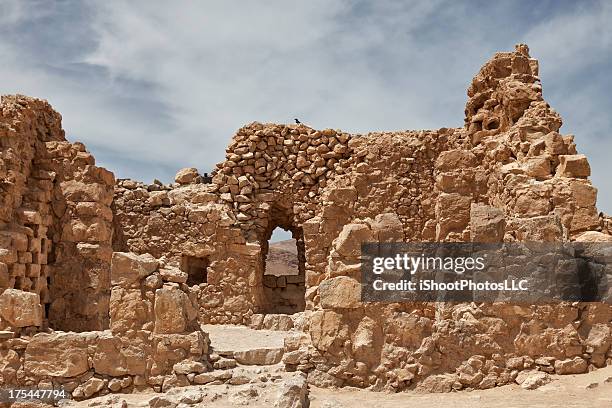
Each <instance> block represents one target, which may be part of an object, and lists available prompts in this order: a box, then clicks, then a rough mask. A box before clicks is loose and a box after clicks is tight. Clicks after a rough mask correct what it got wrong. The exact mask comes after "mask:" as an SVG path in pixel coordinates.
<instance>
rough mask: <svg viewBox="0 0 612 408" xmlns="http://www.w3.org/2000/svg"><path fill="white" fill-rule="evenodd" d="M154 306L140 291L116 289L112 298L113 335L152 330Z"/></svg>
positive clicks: (112, 292)
mask: <svg viewBox="0 0 612 408" xmlns="http://www.w3.org/2000/svg"><path fill="white" fill-rule="evenodd" d="M152 322H153V311H152V305H151V302H150V301H149V300H146V299H143V298H142V294H141V292H140V289H124V288H121V287H114V288H113V289H112V291H111V297H110V327H111V330H112V331H113V333H122V332H126V331H128V330H143V329H144V330H151V328H152V327H149V326H152V324H153V323H152Z"/></svg>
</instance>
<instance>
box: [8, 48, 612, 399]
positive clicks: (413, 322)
mask: <svg viewBox="0 0 612 408" xmlns="http://www.w3.org/2000/svg"><path fill="white" fill-rule="evenodd" d="M561 125H562V120H561V118H560V116H559V115H558V114H557V113H556V112H555V111H554V110H553V109H551V107H550V106H549V105H548V104H547V103H546V101H545V100H544V99H543V96H542V87H541V85H540V81H539V78H538V61H537V60H535V59H532V58H531V57H530V56H529V52H528V48H527V46H525V45H518V46H517V47H516V50H515V51H513V52H503V53H497V54H495V56H494V57H493V58H492V59H491V60H490V61H489V62H487V63H486V64H485V65H484V66H483V67H482V68H481V70H480V71H479V72H478V74H477V75H476V76H475V77H474V79H473V81H472V83H471V85H470V87H469V89H468V101H467V104H466V108H465V126H464V127H462V128H442V129H439V130H427V131H398V132H372V133H368V134H364V135H354V134H348V133H345V132H342V131H340V130H334V129H324V130H315V129H312V128H310V127H308V126H305V125H303V124H297V125H280V124H261V123H257V122H254V123H251V124H249V125H247V126H245V127H243V128H241V129H239V130H238V132H237V133H236V135H235V136H234V137H233V139H232V141H231V143H230V145H229V147H228V148H227V154H226V159H225V161H223V162H221V163H219V164H218V165H217V168H216V169H215V170H214V172H213V174H212V178H210V177H208V176H207V175H206V177H202V176H200V175H199V174H198V172H197V170H196V169H184V170H182V171H181V172H179V173H178V174H177V177H176V183H174V184H171V185H164V184H162V183H159V182H155V183H153V184H145V183H141V182H137V181H133V180H126V179H124V180H121V179H120V180H115V178H114V176H113V174H112V173H111V172H109V171H108V170H105V169H103V168H100V167H96V166H95V162H94V158H93V157H92V156H91V154H89V153H88V152H87V151H86V149H85V146H83V144H81V143H70V142H68V141H66V139H65V136H64V131H63V130H62V128H61V116H60V115H59V114H58V113H56V112H55V111H53V109H52V108H51V107H50V105H49V104H48V103H47V102H45V101H41V100H38V99H32V98H29V97H25V96H20V95H17V96H5V97H2V102H1V105H0V202H1V205H0V291H1V292H0V293H1V294H0V385H40V386H43V385H47V386H50V385H55V386H57V385H63V386H64V387H65V388H67V389H68V390H70V391H71V392H72V393H73V395H74V396H75V397H76V398H87V397H91V396H94V395H98V394H104V393H109V392H116V391H120V390H123V392H126V391H131V390H139V389H146V388H152V389H154V390H156V391H164V390H167V389H169V388H171V387H174V386H181V385H188V384H201V383H206V382H209V381H214V380H216V381H219V380H220V379H222V377H220V376H217V377H219V378H217V377H214V375H212V374H210V373H214V372H215V369H216V368H215V367H214V364H213V361H212V360H211V358H210V357H211V355H210V351H209V349H208V337H207V334H206V333H205V332H203V331H202V329H201V325H203V324H238V325H248V326H251V327H254V328H257V329H260V328H266V329H282V330H292V332H293V335H292V336H290V337H288V338H287V339H286V341H285V348H284V353H283V356H282V363H283V364H284V367H285V368H286V369H287V370H289V371H300V372H303V373H305V375H307V378H308V382H309V383H311V384H315V385H319V386H345V385H346V386H356V387H372V388H373V389H376V390H380V389H390V390H396V391H397V390H403V389H407V388H416V389H420V390H425V391H432V392H447V391H451V390H459V389H470V388H472V389H476V388H478V389H483V388H490V387H494V386H498V385H504V384H507V383H510V382H513V381H514V380H515V379H516V378H517V376H518V375H519V373H520V372H521V371H523V370H539V371H543V372H546V373H558V374H569V373H583V372H586V371H588V370H592V369H595V368H597V367H602V366H604V365H606V364H612V351H611V350H610V344H611V342H612V323H611V321H612V307H611V305H610V304H606V303H561V304H555V305H516V304H508V303H494V304H490V303H489V304H487V303H462V304H452V303H391V304H383V303H362V302H361V301H360V283H359V281H360V245H361V243H362V242H401V241H407V242H429V241H444V242H464V241H467V242H469V241H473V242H516V241H519V242H520V241H543V242H567V241H586V242H612V218H610V217H608V216H605V215H604V214H601V213H598V211H597V208H596V196H597V189H596V188H595V187H594V186H593V185H592V184H591V182H590V181H589V179H588V177H589V176H590V172H591V170H590V167H589V163H588V161H587V158H586V157H585V156H584V155H581V154H579V153H578V152H577V151H576V145H575V143H574V136H573V135H563V134H561V133H559V130H560V128H561ZM277 227H280V228H283V229H285V230H288V231H290V232H291V233H292V235H293V238H295V240H296V243H297V252H298V263H299V268H298V271H299V273H298V274H297V275H294V276H279V277H276V276H269V275H265V273H264V271H265V262H266V254H267V251H268V245H269V240H270V238H271V234H272V231H273V230H274V229H275V228H277ZM607 279H608V282H609V287H612V272H611V271H609V270H608V275H607Z"/></svg>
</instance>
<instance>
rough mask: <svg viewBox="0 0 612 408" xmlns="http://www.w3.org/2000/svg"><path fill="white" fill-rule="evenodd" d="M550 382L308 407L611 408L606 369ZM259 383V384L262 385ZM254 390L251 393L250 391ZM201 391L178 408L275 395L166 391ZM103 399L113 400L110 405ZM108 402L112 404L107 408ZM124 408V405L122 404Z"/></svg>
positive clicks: (100, 402) (345, 398)
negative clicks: (531, 387) (200, 396)
mask: <svg viewBox="0 0 612 408" xmlns="http://www.w3.org/2000/svg"><path fill="white" fill-rule="evenodd" d="M553 378H554V380H553V382H551V383H550V384H547V385H545V386H543V387H540V388H539V389H537V390H533V391H528V390H524V389H522V388H521V387H519V386H518V385H511V386H505V387H499V388H495V389H490V390H483V391H471V392H470V391H460V392H453V393H447V394H418V393H415V392H412V391H408V392H402V393H397V394H388V393H382V392H373V391H367V390H359V389H355V388H343V389H321V388H316V387H310V407H311V408H350V407H363V408H366V407H368V408H369V407H375V408H404V407H410V408H474V407H483V408H484V407H486V408H502V407H503V408H527V407H528V408H558V407H559V408H561V407H562V408H573V407H580V408H611V407H612V367H607V368H604V369H601V370H597V371H594V372H591V373H589V374H583V375H572V376H553ZM264 384H265V385H264ZM253 390H255V391H253ZM194 392H196V393H197V392H203V393H204V394H206V397H205V398H204V400H203V401H202V402H201V403H198V404H195V405H183V404H181V405H179V407H181V406H183V407H188V406H192V407H216V408H229V407H237V406H249V407H258V408H264V407H272V406H273V404H274V401H275V399H276V398H277V396H278V389H277V388H276V387H275V384H274V383H273V382H268V383H258V384H245V385H241V386H228V385H208V386H200V387H186V388H181V389H175V390H171V391H170V392H169V393H170V394H175V395H181V394H184V393H194ZM156 395H157V396H159V395H163V394H152V393H145V394H116V395H114V396H112V397H109V396H106V397H99V398H96V399H93V400H88V401H82V402H79V403H70V404H69V405H64V406H70V407H93V406H98V407H110V406H116V407H119V406H120V405H115V404H116V403H117V402H118V401H122V400H123V401H125V402H126V403H127V407H129V408H131V407H148V406H149V403H148V401H149V400H150V399H151V398H153V397H155V396H156ZM109 398H113V399H114V401H112V402H111V400H109ZM113 402H114V403H115V404H113ZM124 406H125V405H124Z"/></svg>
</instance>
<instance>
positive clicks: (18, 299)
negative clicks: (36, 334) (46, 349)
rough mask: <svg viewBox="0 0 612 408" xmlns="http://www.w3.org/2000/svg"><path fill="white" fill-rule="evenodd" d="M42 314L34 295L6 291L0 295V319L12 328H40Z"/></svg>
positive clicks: (18, 291) (13, 290) (37, 297)
mask: <svg viewBox="0 0 612 408" xmlns="http://www.w3.org/2000/svg"><path fill="white" fill-rule="evenodd" d="M42 314H43V312H42V306H41V304H40V297H39V296H38V295H37V294H36V293H30V292H24V291H21V290H17V289H6V290H5V291H4V292H2V294H0V317H2V319H4V320H6V321H7V322H8V323H9V324H10V325H11V326H13V327H27V326H40V325H41V324H42Z"/></svg>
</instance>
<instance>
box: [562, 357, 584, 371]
mask: <svg viewBox="0 0 612 408" xmlns="http://www.w3.org/2000/svg"><path fill="white" fill-rule="evenodd" d="M587 368H588V364H587V362H586V360H585V359H583V358H582V357H574V358H571V359H567V360H557V361H555V372H556V373H557V374H582V373H585V372H586V371H587Z"/></svg>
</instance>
